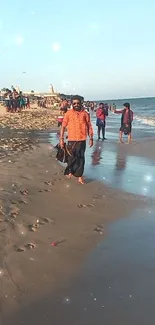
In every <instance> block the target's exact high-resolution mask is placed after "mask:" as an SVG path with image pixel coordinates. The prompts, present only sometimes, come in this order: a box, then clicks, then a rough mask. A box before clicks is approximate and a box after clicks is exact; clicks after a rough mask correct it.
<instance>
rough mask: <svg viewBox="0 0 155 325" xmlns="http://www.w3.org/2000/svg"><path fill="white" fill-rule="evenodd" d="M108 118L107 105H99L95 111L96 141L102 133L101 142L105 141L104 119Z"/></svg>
mask: <svg viewBox="0 0 155 325" xmlns="http://www.w3.org/2000/svg"><path fill="white" fill-rule="evenodd" d="M107 116H108V105H107V106H105V105H104V104H103V103H100V104H99V107H98V108H97V111H96V117H97V120H96V126H97V127H98V141H99V140H100V139H101V138H100V133H101V131H102V140H103V141H104V140H106V138H105V126H106V117H107Z"/></svg>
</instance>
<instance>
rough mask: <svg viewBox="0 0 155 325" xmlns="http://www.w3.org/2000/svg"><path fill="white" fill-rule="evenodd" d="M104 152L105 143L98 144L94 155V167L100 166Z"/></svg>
mask: <svg viewBox="0 0 155 325" xmlns="http://www.w3.org/2000/svg"><path fill="white" fill-rule="evenodd" d="M102 150H103V143H99V142H98V141H97V142H96V145H95V148H94V151H93V153H92V165H93V166H97V165H99V164H100V160H101V159H102V157H101V154H102Z"/></svg>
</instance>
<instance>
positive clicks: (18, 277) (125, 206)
mask: <svg viewBox="0 0 155 325" xmlns="http://www.w3.org/2000/svg"><path fill="white" fill-rule="evenodd" d="M55 127H56V126H53V130H52V127H51V130H50V132H49V131H48V132H47V131H44V132H43V133H42V132H40V130H39V132H38V133H35V134H33V141H34V140H35V143H33V146H32V147H31V148H28V150H26V151H25V150H23V151H22V152H19V153H18V154H15V153H14V154H11V155H10V156H9V157H8V155H5V157H3V159H2V160H1V186H0V193H1V227H0V228H1V230H0V231H1V239H0V240H1V245H0V247H1V264H0V266H1V269H0V281H1V324H6V325H14V324H16V325H18V324H29V325H31V324H38V325H41V324H46V325H48V324H51V323H54V324H56V325H57V324H63V325H73V324H74V325H76V324H80V325H87V324H89V325H94V324H95V322H96V324H98V325H100V324H102V323H103V315H102V312H103V309H104V307H103V306H104V305H105V306H106V301H108V303H109V305H108V308H107V313H108V315H111V317H110V316H108V317H109V319H108V318H106V317H105V319H104V321H105V324H106V325H110V324H113V322H114V321H115V315H112V313H111V308H113V306H114V304H115V299H117V295H116V296H115V295H114V294H115V293H113V296H111V297H109V294H108V292H109V290H110V289H109V287H112V285H111V283H113V279H115V280H117V277H118V272H119V273H120V279H122V278H123V276H125V274H126V275H127V274H128V275H130V271H131V270H130V268H129V267H128V268H127V269H124V267H123V266H122V264H121V261H120V256H121V255H120V250H121V249H122V248H123V247H124V255H123V257H122V261H123V260H125V259H126V260H128V259H129V256H128V254H127V251H126V250H125V248H126V247H129V243H128V242H127V241H126V240H125V239H124V242H122V244H119V243H120V238H122V236H123V234H125V230H124V228H121V222H124V224H126V223H127V222H128V219H129V218H130V216H131V215H132V216H133V218H135V219H136V215H137V212H136V214H135V211H141V215H142V212H144V211H146V210H147V211H149V210H151V211H153V207H154V195H153V196H151V195H150V192H149V191H151V192H152V187H151V188H149V190H148V192H147V193H146V191H145V192H144V193H143V192H142V191H140V192H138V190H137V188H136V190H134V186H131V185H136V182H134V179H135V174H134V168H133V167H132V161H130V156H131V157H136V158H137V159H141V161H142V162H143V159H144V158H145V159H147V160H148V161H149V160H150V165H151V161H152V160H151V159H153V158H154V155H153V147H154V139H153V137H152V141H151V142H150V140H149V139H148V140H147V139H146V138H145V143H144V142H142V141H141V139H140V140H138V139H134V142H133V145H131V146H129V145H122V146H121V147H120V146H119V145H118V143H117V138H115V139H114V138H113V136H112V139H110V140H109V141H107V143H105V144H104V146H103V147H102V151H101V149H100V148H98V147H97V148H98V150H99V153H100V155H101V157H99V159H97V164H96V160H95V164H96V165H95V166H94V165H93V164H92V163H90V159H93V156H92V155H93V153H94V151H95V150H96V145H97V143H96V141H95V143H94V148H93V149H92V151H91V150H90V149H88V151H87V153H86V158H87V161H88V162H87V163H86V171H85V174H86V185H84V186H82V185H80V184H78V183H77V182H76V179H72V180H68V179H67V178H65V176H64V175H63V167H62V166H61V165H59V164H58V162H57V161H56V159H55V154H56V152H55V150H54V148H53V147H54V145H55V144H56V142H57V141H58V136H57V133H56V130H55ZM25 132H26V131H25ZM32 133H33V132H32V130H31V132H30V134H31V136H32ZM30 134H29V136H30ZM110 134H111V133H110V131H109V133H108V131H107V138H108V139H109V138H110ZM147 141H148V142H147ZM100 146H101V145H100ZM148 148H149V149H148ZM93 150H94V151H93ZM104 153H106V154H104ZM111 154H112V156H110V155H111ZM114 154H115V157H117V155H118V154H119V157H120V161H121V162H122V159H124V157H125V158H126V164H125V167H124V168H122V169H120V168H119V166H118V161H117V167H118V168H117V173H116V169H115V168H114V167H115V163H114V164H113V161H115V160H114ZM101 158H102V159H101ZM117 160H118V159H117ZM98 162H100V163H98ZM123 164H124V162H123ZM103 165H104V168H103ZM150 165H149V163H148V166H149V167H148V166H147V165H146V163H145V164H144V167H146V168H145V169H146V174H147V173H148V172H149V171H150ZM120 166H122V165H121V164H120ZM123 166H124V165H123ZM105 167H106V168H105ZM148 168H149V169H148ZM97 170H98V172H97ZM139 170H140V168H139ZM112 172H113V177H112V178H110V176H109V175H112ZM121 173H122V174H121ZM97 174H98V175H99V176H98V177H97ZM143 174H144V170H143V169H142V170H141V174H140V172H139V174H137V175H138V176H137V177H139V178H138V179H141V178H142V175H143ZM121 175H123V178H121ZM101 176H102V177H101ZM128 179H130V182H129V183H131V185H130V187H126V184H128V182H127V180H128ZM150 186H152V185H150ZM150 207H151V208H150ZM145 213H146V212H145ZM147 213H149V212H147ZM134 214H135V216H134ZM118 223H119V224H120V226H118V227H117V226H116V227H115V224H116V225H117V224H118ZM113 224H114V228H116V229H114V231H113V232H112V235H111V230H110V229H111V228H110V227H112V225H113ZM137 226H138V224H136V225H135V229H137V228H136V227H137ZM124 227H125V226H124ZM121 229H122V232H121ZM131 233H132V234H133V233H134V232H133V231H131ZM116 234H118V235H117V236H116ZM127 234H128V230H127ZM126 236H127V235H126ZM113 238H114V239H115V238H116V240H114V239H113ZM133 239H134V237H133ZM113 240H114V241H113ZM128 240H131V239H128ZM110 243H111V244H110ZM110 245H111V246H110ZM118 245H120V246H119V247H120V248H119V250H118V251H117V247H118ZM114 247H115V249H116V253H115V254H116V255H115V258H114V255H113V254H112V253H111V250H114ZM135 247H137V243H135ZM135 247H134V246H132V247H131V252H130V254H131V258H130V263H131V269H133V270H135V260H136V255H135V260H134V259H133V260H132V254H134V253H133V252H134V250H135V249H136V248H135ZM137 249H138V248H137ZM101 252H102V254H101ZM106 252H107V253H106ZM105 253H106V255H105ZM104 255H105V256H104ZM91 256H92V257H91ZM89 260H90V261H89ZM102 263H103V264H102ZM153 263H154V262H153ZM119 266H120V268H119ZM151 267H154V264H153V266H151ZM109 272H111V273H109ZM124 272H126V273H124ZM135 272H136V271H135ZM135 272H133V273H132V277H133V278H134V276H135ZM109 274H111V275H110V277H111V278H110V279H109ZM123 274H124V275H123ZM145 275H147V272H146V274H145V272H144V276H145ZM142 279H143V281H144V278H142ZM102 281H103V282H102ZM140 285H141V282H139V286H138V287H137V291H138V292H139V290H140ZM102 287H103V288H102ZM124 287H125V283H124ZM102 289H103V290H102ZM117 289H118V288H117ZM95 290H96V293H95ZM122 290H123V289H122ZM131 291H133V290H131ZM86 293H87V294H86ZM99 294H100V299H99V297H97V295H99ZM143 294H144V292H143ZM102 295H103V296H104V299H103V297H102ZM120 295H121V296H122V297H123V298H122V300H121V301H122V302H123V305H122V306H123V308H125V309H124V310H126V306H127V305H128V300H126V299H124V296H125V294H124V295H122V293H121V294H120ZM128 295H129V296H132V292H129V293H128ZM107 297H109V298H107ZM112 297H113V298H112ZM114 298H115V299H114ZM129 298H132V297H129ZM107 299H108V300H107ZM144 301H145V299H144ZM144 301H143V302H144ZM95 303H96V306H97V307H94V306H95V305H94V304H95ZM103 303H104V304H103ZM145 303H147V301H145ZM99 306H100V308H99ZM96 308H97V309H96ZM85 309H86V310H89V312H88V314H86V310H85ZM91 310H92V312H91ZM100 312H101V314H100ZM92 313H93V314H92ZM96 313H98V317H97V316H95V315H96ZM123 317H124V318H123V320H122V319H121V306H120V312H118V313H117V319H116V321H117V322H116V324H119V325H120V324H122V325H124V324H129V322H128V321H127V319H128V315H127V311H126V312H125V314H124V316H123ZM133 320H134V316H133ZM140 320H141V319H140ZM134 321H135V320H134ZM130 324H131V323H130ZM132 324H134V322H133V323H132ZM138 324H140V321H139V320H138V321H137V323H136V325H138ZM141 324H143V323H142V322H141ZM144 324H145V323H144ZM149 324H151V325H152V324H153V323H151V322H150V323H149Z"/></svg>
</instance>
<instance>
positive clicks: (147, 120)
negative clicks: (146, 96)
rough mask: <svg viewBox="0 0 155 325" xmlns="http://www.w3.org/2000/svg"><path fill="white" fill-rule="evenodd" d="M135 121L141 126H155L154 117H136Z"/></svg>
mask: <svg viewBox="0 0 155 325" xmlns="http://www.w3.org/2000/svg"><path fill="white" fill-rule="evenodd" d="M135 119H136V120H137V121H138V122H140V123H141V124H146V125H149V126H155V118H153V117H145V116H143V117H142V116H135Z"/></svg>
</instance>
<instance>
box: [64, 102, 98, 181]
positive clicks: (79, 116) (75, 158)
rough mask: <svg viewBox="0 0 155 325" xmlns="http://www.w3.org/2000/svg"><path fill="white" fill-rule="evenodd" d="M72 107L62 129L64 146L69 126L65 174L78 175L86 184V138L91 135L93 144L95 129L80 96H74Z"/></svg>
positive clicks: (66, 115)
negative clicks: (84, 173) (84, 178)
mask: <svg viewBox="0 0 155 325" xmlns="http://www.w3.org/2000/svg"><path fill="white" fill-rule="evenodd" d="M72 107H73V108H71V109H70V110H68V111H67V113H66V114H65V116H64V119H63V122H62V128H61V131H60V146H61V148H63V147H64V133H65V129H66V128H67V133H68V148H70V151H71V155H69V158H68V163H67V167H66V169H65V172H64V174H65V175H67V176H68V177H69V178H71V177H72V176H75V177H78V181H79V183H81V184H84V180H83V172H84V165H85V150H86V139H87V136H88V135H89V137H90V142H89V145H90V147H92V146H93V129H92V124H91V122H90V116H89V114H88V113H87V112H86V111H85V110H84V108H83V106H82V102H81V99H80V97H79V96H74V97H72Z"/></svg>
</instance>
